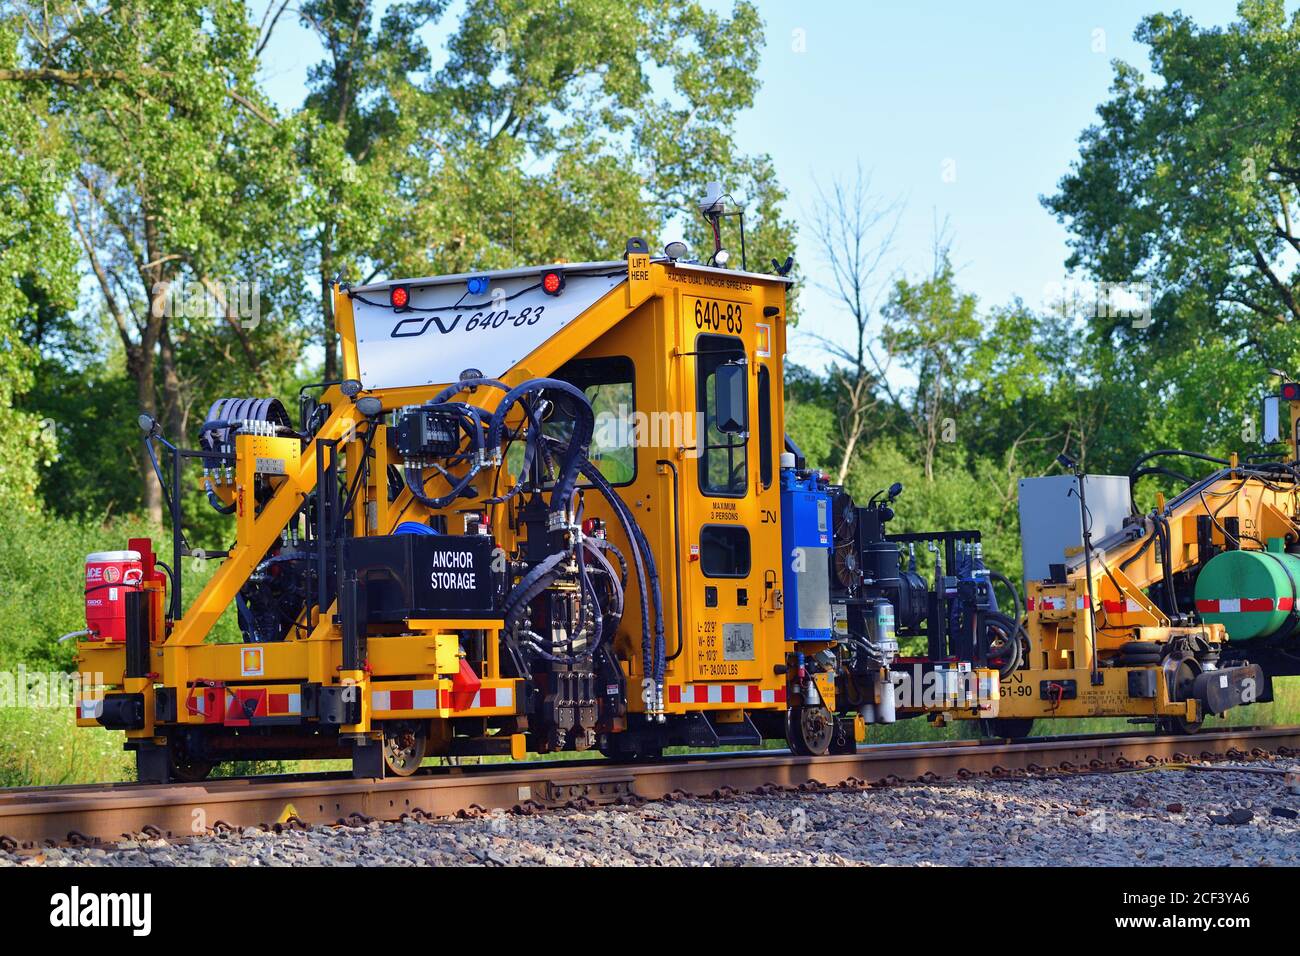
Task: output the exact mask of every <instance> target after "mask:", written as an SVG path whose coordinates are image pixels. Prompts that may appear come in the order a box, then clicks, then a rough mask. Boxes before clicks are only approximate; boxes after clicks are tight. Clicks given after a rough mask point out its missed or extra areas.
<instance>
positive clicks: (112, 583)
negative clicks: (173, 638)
mask: <svg viewBox="0 0 1300 956" xmlns="http://www.w3.org/2000/svg"><path fill="white" fill-rule="evenodd" d="M143 581H144V568H143V566H142V565H141V561H140V552H139V551H96V552H95V553H94V554H88V555H86V628H87V630H89V631H90V632H91V633H90V636H89V637H88V638H87V640H91V641H125V640H126V596H127V594H129V593H131V592H132V591H139V590H140V588H141V584H142V583H143Z"/></svg>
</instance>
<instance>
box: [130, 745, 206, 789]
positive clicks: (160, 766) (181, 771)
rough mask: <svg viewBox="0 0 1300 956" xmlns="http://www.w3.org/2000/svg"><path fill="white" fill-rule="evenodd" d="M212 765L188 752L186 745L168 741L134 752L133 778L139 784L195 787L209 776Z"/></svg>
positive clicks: (146, 746)
mask: <svg viewBox="0 0 1300 956" xmlns="http://www.w3.org/2000/svg"><path fill="white" fill-rule="evenodd" d="M213 766H214V763H213V762H212V761H211V760H201V759H199V758H198V757H196V756H195V755H194V754H192V753H191V752H190V749H189V747H188V746H187V745H186V743H185V741H184V740H183V739H181V738H178V737H171V738H169V739H168V741H167V743H166V745H164V746H159V745H157V744H146V745H142V746H141V747H140V749H139V750H137V751H136V752H135V771H136V773H135V775H136V779H137V780H139V781H140V782H141V783H198V782H199V781H201V780H206V779H207V778H208V774H210V773H212V768H213Z"/></svg>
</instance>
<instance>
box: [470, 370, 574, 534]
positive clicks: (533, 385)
mask: <svg viewBox="0 0 1300 956" xmlns="http://www.w3.org/2000/svg"><path fill="white" fill-rule="evenodd" d="M540 391H557V392H563V393H564V394H566V395H569V396H572V397H573V398H576V399H578V401H577V402H576V403H575V409H576V411H577V414H575V416H574V421H573V436H572V437H571V438H570V439H569V442H568V445H567V447H566V448H565V455H564V460H563V462H562V463H561V466H560V474H559V477H558V478H557V479H556V482H555V488H554V490H553V491H552V492H551V509H550V510H551V513H552V514H555V513H558V512H561V511H563V509H565V508H566V507H567V506H568V503H569V500H570V499H571V498H572V496H573V489H574V487H575V486H576V485H577V481H578V472H579V471H580V470H581V468H582V463H583V462H584V461H586V457H587V448H588V447H589V446H590V445H591V437H592V435H593V433H594V432H595V429H596V416H595V413H594V412H593V411H592V410H591V401H590V400H589V399H588V398H587V394H586V392H584V391H582V389H580V388H578V387H577V386H575V385H572V384H570V383H569V382H565V381H563V380H561V379H558V378H535V379H531V380H529V381H527V382H524V383H523V384H521V385H517V386H515V387H514V388H512V389H511V390H510V391H509V392H507V393H506V395H505V398H503V399H501V404H499V405H498V406H497V409H496V411H495V412H494V413H493V414H492V421H491V423H490V424H489V425H488V434H487V447H488V448H499V447H500V446H501V430H502V429H503V428H504V427H505V420H506V416H507V415H509V414H510V411H511V409H513V408H514V407H515V405H517V404H519V403H520V402H521V401H523V400H524V398H525V397H527V396H528V395H530V394H533V393H535V392H540Z"/></svg>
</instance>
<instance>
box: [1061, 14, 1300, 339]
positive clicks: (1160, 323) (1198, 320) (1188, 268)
mask: <svg viewBox="0 0 1300 956" xmlns="http://www.w3.org/2000/svg"><path fill="white" fill-rule="evenodd" d="M1238 14H1239V19H1238V21H1236V22H1234V23H1233V24H1231V25H1230V26H1228V27H1226V28H1223V29H1220V28H1201V27H1198V26H1197V25H1196V24H1195V23H1194V22H1193V21H1192V20H1191V19H1190V18H1189V17H1187V16H1185V15H1183V14H1181V13H1174V14H1171V15H1165V14H1158V15H1154V16H1150V17H1147V18H1146V19H1144V20H1143V21H1142V22H1141V24H1140V25H1139V27H1138V29H1137V32H1136V38H1137V39H1138V40H1139V41H1140V42H1142V43H1145V44H1146V45H1147V46H1148V47H1149V50H1150V56H1151V61H1152V65H1153V68H1154V72H1155V78H1154V79H1151V80H1149V79H1147V78H1146V77H1144V76H1143V75H1142V73H1141V72H1140V71H1139V70H1137V69H1136V68H1134V67H1133V66H1130V65H1128V64H1126V63H1122V62H1117V63H1116V64H1115V80H1114V85H1113V87H1112V97H1111V99H1110V100H1109V101H1108V102H1106V103H1104V104H1102V106H1100V107H1099V108H1098V115H1099V117H1100V121H1099V122H1098V123H1097V124H1095V125H1093V126H1091V127H1089V128H1088V129H1087V130H1085V131H1084V132H1083V134H1082V136H1081V138H1080V157H1079V160H1078V161H1077V162H1076V163H1075V164H1074V166H1073V167H1072V169H1071V171H1070V173H1069V174H1068V175H1067V176H1066V177H1065V178H1064V179H1062V180H1061V183H1060V188H1059V192H1058V193H1057V194H1056V195H1054V196H1051V197H1048V198H1046V199H1044V204H1045V205H1046V207H1047V208H1048V209H1049V210H1051V211H1052V212H1054V213H1055V214H1056V215H1057V217H1058V218H1059V219H1060V220H1061V221H1062V222H1065V223H1067V224H1068V225H1069V228H1070V230H1071V232H1072V235H1073V238H1072V242H1071V245H1072V254H1071V256H1070V259H1069V261H1068V263H1067V265H1068V266H1069V267H1070V268H1076V267H1079V268H1083V269H1086V270H1087V271H1089V272H1090V273H1091V274H1093V275H1094V276H1095V277H1096V278H1098V279H1100V280H1103V281H1107V282H1116V283H1130V282H1149V283H1151V284H1152V285H1153V286H1154V288H1155V292H1156V295H1155V298H1156V300H1157V308H1156V310H1155V315H1154V324H1153V326H1152V328H1151V329H1149V330H1148V329H1147V328H1146V327H1145V325H1144V324H1143V323H1133V322H1130V321H1126V319H1127V318H1128V317H1127V316H1122V315H1121V316H1113V315H1108V314H1103V315H1102V317H1101V318H1102V319H1103V323H1102V324H1103V325H1104V326H1106V327H1107V329H1108V331H1111V332H1113V334H1114V336H1115V337H1116V338H1129V339H1140V340H1141V341H1143V342H1145V343H1147V344H1148V345H1150V346H1152V347H1158V348H1159V349H1160V350H1161V352H1162V354H1173V353H1176V352H1180V351H1185V350H1187V349H1189V348H1194V347H1197V346H1198V345H1199V344H1201V342H1200V341H1198V340H1199V338H1200V336H1201V335H1202V333H1203V332H1204V331H1205V330H1210V331H1214V332H1217V333H1220V334H1222V335H1224V336H1227V337H1229V338H1231V339H1233V340H1234V341H1236V342H1238V343H1239V344H1240V345H1241V346H1242V348H1243V349H1245V350H1247V351H1249V352H1251V353H1253V354H1254V355H1255V356H1256V360H1257V361H1261V362H1276V361H1277V360H1278V357H1277V355H1276V350H1277V349H1278V348H1279V347H1280V346H1281V347H1283V348H1284V350H1285V351H1286V352H1287V353H1288V355H1289V354H1292V353H1294V352H1295V351H1296V348H1295V344H1294V342H1295V339H1294V334H1293V333H1292V331H1291V325H1292V323H1293V321H1294V320H1295V319H1298V318H1300V268H1297V265H1296V254H1297V253H1300V220H1298V219H1297V214H1300V192H1298V191H1297V190H1300V12H1297V13H1295V14H1293V15H1292V16H1291V17H1290V18H1288V17H1287V15H1286V12H1285V8H1284V4H1283V2H1282V0H1244V2H1242V3H1241V4H1240V5H1239V7H1238ZM1162 300H1163V301H1162ZM1135 324H1136V326H1137V327H1136V328H1135V327H1134V325H1135ZM1281 328H1285V330H1286V333H1285V336H1284V337H1283V338H1284V342H1285V343H1289V344H1283V343H1280V342H1279V341H1278V336H1277V334H1276V333H1277V332H1278V330H1279V329H1281Z"/></svg>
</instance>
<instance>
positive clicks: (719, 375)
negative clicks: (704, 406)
mask: <svg viewBox="0 0 1300 956" xmlns="http://www.w3.org/2000/svg"><path fill="white" fill-rule="evenodd" d="M747 412H748V404H747V402H746V401H745V364H744V363H743V362H725V363H723V364H722V365H719V366H718V367H717V369H715V370H714V372H713V423H714V425H715V426H716V427H717V429H718V431H720V432H722V433H723V434H724V435H728V434H729V435H735V434H739V433H742V432H745V431H746V430H747V429H748V426H749V418H748V415H747Z"/></svg>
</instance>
